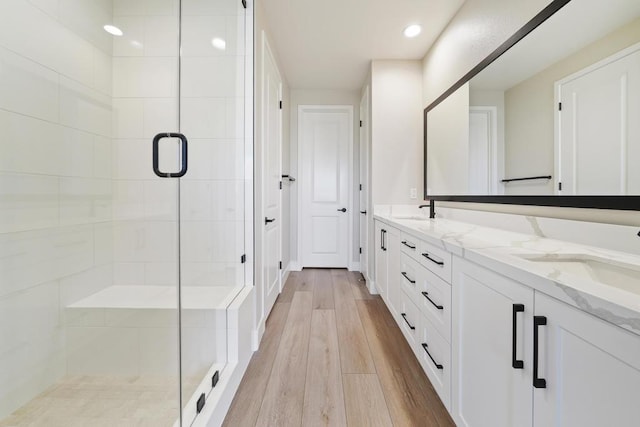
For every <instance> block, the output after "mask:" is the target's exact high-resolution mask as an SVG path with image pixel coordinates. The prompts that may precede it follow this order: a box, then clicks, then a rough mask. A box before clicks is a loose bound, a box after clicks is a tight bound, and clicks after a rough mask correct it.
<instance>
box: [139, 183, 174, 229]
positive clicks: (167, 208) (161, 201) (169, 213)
mask: <svg viewBox="0 0 640 427" xmlns="http://www.w3.org/2000/svg"><path fill="white" fill-rule="evenodd" d="M177 186H178V182H177V181H173V180H167V179H161V178H156V179H154V180H148V181H145V182H144V216H145V218H147V219H152V220H166V221H175V220H176V218H177V210H178V187H177Z"/></svg>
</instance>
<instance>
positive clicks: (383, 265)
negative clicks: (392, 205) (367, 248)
mask: <svg viewBox="0 0 640 427" xmlns="http://www.w3.org/2000/svg"><path fill="white" fill-rule="evenodd" d="M384 231H385V228H384V224H382V223H381V222H379V221H376V222H375V245H376V246H375V256H376V259H375V264H376V276H375V281H376V290H377V291H378V293H379V294H380V295H381V296H382V299H383V300H384V302H385V303H386V304H387V305H389V301H388V299H389V298H388V296H387V258H388V256H387V251H386V250H385V248H384V240H385V237H384Z"/></svg>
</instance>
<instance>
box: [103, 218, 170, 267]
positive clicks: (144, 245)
mask: <svg viewBox="0 0 640 427" xmlns="http://www.w3.org/2000/svg"><path fill="white" fill-rule="evenodd" d="M176 232H177V228H176V223H175V222H173V221H119V222H117V223H116V224H115V227H114V253H115V261H116V262H172V261H174V260H176V259H177V258H176V257H177V253H176Z"/></svg>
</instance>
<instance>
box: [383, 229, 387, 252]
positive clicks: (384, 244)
mask: <svg viewBox="0 0 640 427" xmlns="http://www.w3.org/2000/svg"><path fill="white" fill-rule="evenodd" d="M382 250H383V251H385V252H386V250H387V230H382Z"/></svg>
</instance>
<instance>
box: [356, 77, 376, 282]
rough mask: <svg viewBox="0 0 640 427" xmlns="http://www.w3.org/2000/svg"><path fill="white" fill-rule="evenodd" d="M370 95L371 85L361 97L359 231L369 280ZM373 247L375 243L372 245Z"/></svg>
mask: <svg viewBox="0 0 640 427" xmlns="http://www.w3.org/2000/svg"><path fill="white" fill-rule="evenodd" d="M369 97H370V95H369V85H367V86H366V87H365V89H364V92H363V94H362V96H361V98H360V124H361V125H360V128H359V129H360V132H359V135H358V136H359V137H360V138H359V143H360V146H359V147H358V148H359V150H358V156H359V157H358V159H359V160H358V174H359V175H360V176H359V178H358V179H359V183H360V185H362V189H361V190H359V191H358V208H359V209H358V212H357V215H358V219H359V220H358V231H359V232H360V242H359V243H360V245H361V247H362V250H363V253H362V254H360V259H359V262H360V266H359V267H360V272H361V273H362V275H363V276H364V278H365V280H367V282H369V281H370V280H369V278H370V277H371V276H370V275H369V269H370V268H371V266H370V263H369V249H370V248H369V235H370V233H369V218H370V217H371V216H372V215H373V212H371V209H369V199H370V192H369V132H370V131H369V116H370V114H369V110H370V108H371V107H370V106H371V103H370V98H369ZM361 199H364V206H362V205H360V200H361ZM360 211H366V212H367V213H366V214H365V215H364V216H362V214H360ZM363 221H364V233H362V231H363V227H362V225H361V223H362V222H363ZM371 247H372V248H373V245H371Z"/></svg>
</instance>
